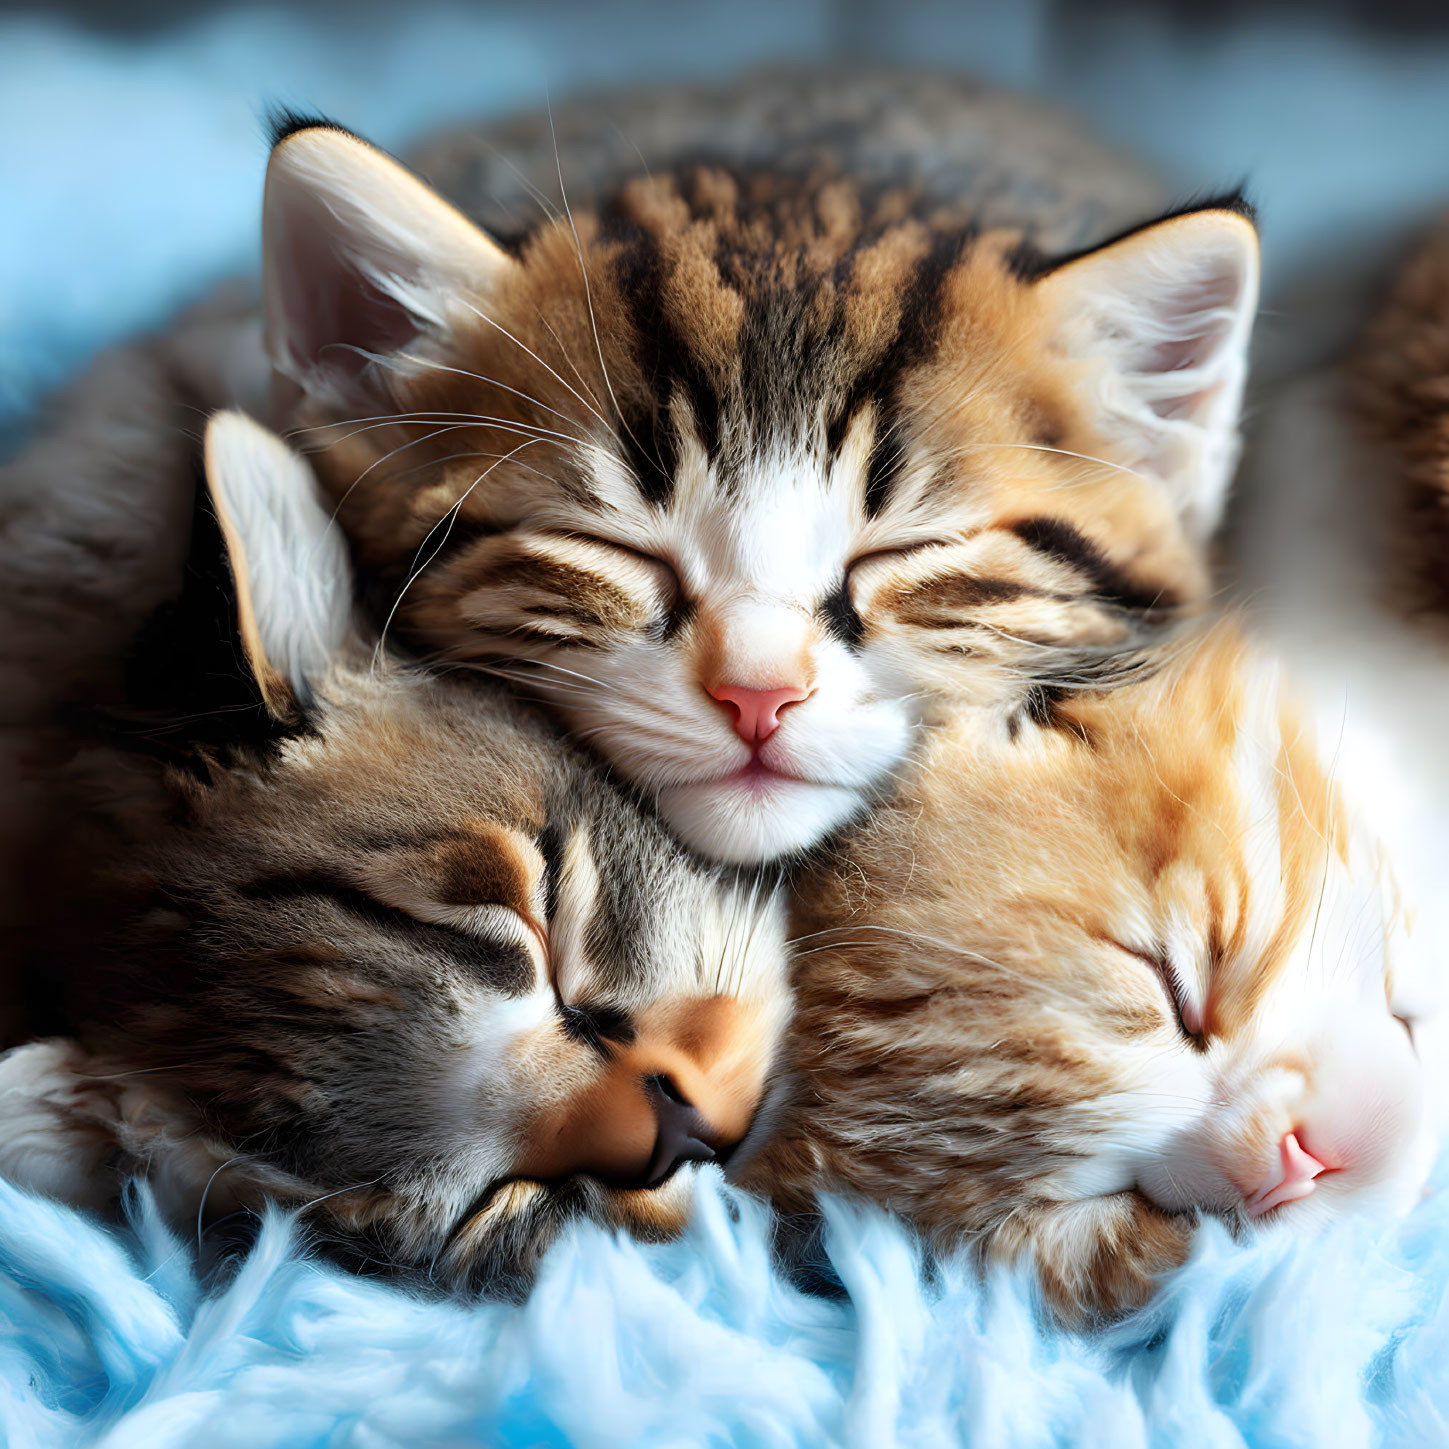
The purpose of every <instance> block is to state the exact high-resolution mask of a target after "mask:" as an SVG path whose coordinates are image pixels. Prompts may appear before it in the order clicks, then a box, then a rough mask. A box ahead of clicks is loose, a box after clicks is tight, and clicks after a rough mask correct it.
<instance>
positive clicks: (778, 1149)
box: [749, 626, 1432, 1321]
mask: <svg viewBox="0 0 1449 1449" xmlns="http://www.w3.org/2000/svg"><path fill="white" fill-rule="evenodd" d="M1059 708H1060V710H1061V714H1062V724H1061V726H1060V727H1057V728H1049V729H1043V728H1038V727H1035V726H1029V727H1027V729H1025V730H1024V731H1023V733H1022V736H1021V737H1020V738H1019V739H1018V740H1017V741H1015V742H1014V743H1010V742H1008V741H1007V739H1006V737H1005V735H1004V733H1003V732H1002V731H1001V729H1000V727H999V725H998V724H997V723H996V722H995V721H994V720H993V719H992V718H991V716H990V715H989V714H988V713H986V712H983V711H979V710H970V711H962V712H960V713H958V714H957V716H956V717H955V718H954V719H953V720H952V721H951V722H950V723H949V724H947V725H945V726H944V727H942V728H940V729H939V730H936V731H934V732H932V734H931V736H930V738H929V742H928V744H927V747H926V749H925V750H924V752H923V759H922V762H921V770H920V773H919V775H918V776H917V778H916V779H915V781H914V783H912V784H911V785H909V786H908V787H907V788H906V789H905V790H904V791H903V792H902V793H901V795H900V797H899V798H898V799H897V800H895V801H893V802H892V803H891V804H890V805H888V806H887V807H885V808H884V809H883V810H882V811H881V812H880V813H879V814H878V815H877V816H876V817H875V818H874V819H873V820H872V822H871V823H870V824H869V825H868V826H866V827H864V828H862V829H860V830H859V831H857V832H856V833H855V834H854V835H853V836H852V837H851V838H850V839H849V840H848V842H847V843H846V844H845V845H844V847H843V848H842V850H841V852H840V853H839V855H838V857H837V858H836V859H834V860H833V861H832V862H830V863H829V864H826V865H823V866H821V867H820V868H819V869H817V870H816V871H814V872H813V873H812V874H809V875H807V876H806V877H805V878H804V880H803V881H802V882H801V883H800V888H799V891H798V896H797V899H798V902H799V906H798V927H799V943H800V952H799V961H798V965H797V973H796V974H797V990H798V993H799V1009H800V1016H799V1025H798V1033H797V1035H796V1038H795V1040H796V1043H797V1056H796V1063H795V1065H796V1069H797V1071H798V1072H799V1074H800V1077H801V1082H802V1086H801V1090H800V1092H799V1094H798V1097H797V1099H796V1102H795V1105H794V1108H793V1110H792V1111H791V1113H790V1114H789V1115H788V1117H787V1119H786V1121H785V1122H784V1124H783V1126H782V1128H781V1130H780V1132H779V1133H778V1134H777V1137H776V1139H775V1140H774V1141H773V1142H772V1144H771V1146H770V1148H769V1150H768V1151H767V1153H766V1154H765V1156H764V1157H762V1158H760V1159H757V1161H756V1163H755V1164H754V1165H753V1167H752V1169H751V1172H750V1174H749V1180H750V1181H751V1182H752V1183H754V1184H755V1185H756V1186H758V1187H759V1189H760V1190H761V1191H764V1192H767V1193H769V1194H770V1195H771V1196H772V1197H773V1198H774V1199H775V1200H776V1202H777V1203H778V1204H779V1206H780V1207H782V1208H783V1209H785V1210H787V1211H789V1212H801V1211H806V1210H808V1209H809V1207H810V1206H811V1205H812V1203H813V1202H814V1200H815V1197H816V1195H817V1194H818V1193H819V1192H821V1191H822V1190H829V1189H834V1190H843V1191H847V1192H852V1193H858V1194H864V1195H865V1196H867V1197H870V1198H873V1199H875V1200H877V1201H879V1202H881V1203H884V1204H886V1205H887V1206H889V1207H891V1208H892V1209H895V1210H897V1211H899V1212H901V1213H902V1214H904V1215H905V1216H906V1217H908V1218H909V1219H911V1220H913V1221H914V1222H916V1223H918V1224H919V1225H920V1226H921V1227H922V1228H923V1229H924V1230H925V1231H926V1232H927V1234H928V1235H929V1236H930V1238H931V1239H932V1240H933V1241H934V1242H935V1243H936V1244H938V1245H949V1246H959V1245H961V1244H962V1243H965V1244H968V1245H970V1246H972V1247H974V1248H975V1249H976V1250H977V1251H979V1252H980V1254H981V1255H982V1257H983V1258H986V1259H1004V1260H1008V1261H1016V1260H1025V1261H1027V1262H1030V1263H1031V1264H1033V1265H1034V1266H1035V1268H1036V1269H1037V1270H1039V1272H1040V1274H1041V1278H1042V1281H1043V1284H1044V1286H1045V1289H1046V1292H1047V1295H1048V1298H1049V1299H1050V1301H1051V1302H1052V1303H1053V1305H1054V1306H1055V1307H1056V1308H1057V1309H1058V1310H1059V1311H1060V1312H1061V1313H1062V1314H1063V1315H1064V1316H1066V1317H1067V1318H1069V1319H1071V1320H1073V1321H1082V1320H1094V1319H1100V1318H1104V1317H1110V1316H1113V1315H1115V1314H1117V1313H1120V1312H1122V1311H1124V1310H1126V1309H1129V1308H1131V1307H1133V1306H1135V1305H1136V1304H1138V1303H1140V1302H1142V1301H1143V1300H1144V1299H1145V1298H1146V1296H1147V1295H1148V1293H1149V1292H1150V1290H1151V1288H1152V1286H1153V1283H1154V1280H1155V1279H1156V1278H1157V1277H1158V1275H1159V1274H1160V1273H1162V1272H1163V1271H1164V1270H1165V1269H1167V1268H1169V1267H1171V1266H1174V1265H1175V1264H1177V1263H1180V1262H1181V1261H1182V1259H1183V1258H1184V1256H1185V1255H1186V1253H1187V1252H1188V1250H1189V1247H1190V1244H1191V1241H1192V1236H1193V1230H1194V1227H1195V1224H1196V1223H1197V1222H1198V1221H1199V1220H1200V1219H1201V1217H1202V1216H1203V1215H1212V1216H1216V1217H1220V1218H1222V1219H1224V1220H1226V1221H1227V1222H1228V1223H1230V1224H1232V1225H1234V1226H1241V1227H1246V1226H1248V1217H1247V1209H1246V1204H1247V1199H1248V1198H1249V1197H1250V1195H1251V1194H1252V1193H1253V1192H1254V1191H1255V1189H1256V1188H1257V1187H1258V1186H1259V1185H1260V1183H1261V1182H1262V1181H1264V1180H1265V1178H1266V1176H1267V1175H1269V1174H1271V1172H1272V1170H1273V1167H1274V1164H1275V1163H1276V1161H1277V1157H1278V1151H1279V1143H1280V1139H1282V1138H1283V1137H1284V1134H1285V1133H1286V1132H1288V1131H1289V1130H1290V1129H1292V1130H1295V1131H1296V1132H1297V1134H1298V1137H1299V1138H1300V1139H1301V1141H1302V1142H1303V1143H1304V1144H1305V1145H1306V1146H1307V1148H1308V1150H1309V1151H1311V1152H1313V1153H1316V1154H1317V1155H1318V1156H1319V1157H1320V1158H1321V1159H1322V1161H1324V1162H1325V1163H1327V1164H1328V1166H1329V1169H1330V1170H1329V1171H1327V1172H1326V1173H1324V1174H1323V1175H1322V1176H1321V1177H1320V1178H1319V1179H1318V1180H1317V1182H1316V1184H1315V1187H1316V1190H1315V1191H1314V1192H1313V1193H1312V1195H1311V1196H1307V1197H1305V1198H1304V1199H1303V1200H1302V1201H1297V1202H1292V1203H1289V1204H1287V1205H1285V1206H1282V1207H1279V1208H1277V1209H1276V1210H1275V1211H1274V1213H1273V1216H1275V1217H1278V1218H1284V1219H1286V1220H1289V1221H1291V1222H1294V1223H1297V1224H1300V1225H1306V1224H1311V1223H1313V1222H1315V1221H1323V1220H1325V1219H1328V1218H1331V1217H1332V1216H1334V1215H1335V1214H1337V1213H1339V1212H1340V1211H1345V1210H1350V1209H1359V1208H1370V1209H1376V1210H1384V1209H1393V1208H1401V1207H1405V1206H1407V1205H1408V1204H1409V1203H1410V1202H1412V1201H1413V1200H1414V1198H1415V1197H1416V1195H1417V1192H1418V1190H1419V1187H1420V1185H1421V1183H1422V1181H1423V1178H1424V1176H1425V1174H1426V1172H1427V1168H1428V1163H1429V1160H1430V1156H1431V1152H1432V1134H1431V1131H1430V1129H1429V1126H1428V1121H1427V1116H1426V1105H1425V1089H1424V1082H1423V1072H1422V1069H1421V1065H1420V1062H1419V1060H1418V1058H1417V1057H1416V1053H1415V1047H1414V1040H1413V1034H1412V1032H1413V1022H1412V1019H1411V1018H1412V1016H1413V1014H1414V1008H1413V1007H1412V1006H1411V1005H1410V1004H1409V1003H1408V1001H1407V1000H1406V997H1407V996H1408V995H1410V994H1411V992H1410V989H1409V983H1410V982H1411V981H1412V980H1413V978H1414V962H1413V954H1412V953H1413V950H1414V940H1413V937H1412V936H1411V935H1410V934H1409V933H1408V932H1407V930H1406V923H1405V921H1404V919H1403V918H1402V916H1401V915H1400V913H1399V912H1398V909H1397V904H1396V897H1395V893H1394V889H1393V886H1392V883H1391V882H1390V881H1389V880H1388V879H1387V877H1386V875H1385V873H1384V871H1383V868H1382V867H1381V865H1380V861H1379V857H1378V854H1377V852H1376V850H1375V849H1373V848H1372V847H1371V846H1370V845H1369V844H1368V843H1367V842H1366V841H1365V840H1364V839H1363V838H1361V836H1360V835H1359V834H1357V833H1356V832H1355V831H1354V830H1353V829H1351V827H1350V825H1349V822H1348V821H1347V819H1346V817H1345V814H1344V812H1343V810H1342V809H1341V808H1340V806H1339V804H1338V803H1337V801H1336V800H1335V798H1334V792H1333V789H1332V786H1331V782H1330V779H1329V777H1328V774H1327V772H1326V771H1325V769H1324V767H1323V766H1322V765H1321V764H1320V763H1319V762H1318V760H1317V759H1316V758H1315V755H1314V752H1313V750H1312V747H1311V745H1310V743H1309V740H1308V736H1307V734H1306V733H1305V731H1304V729H1303V727H1302V725H1301V723H1300V722H1299V720H1298V719H1297V717H1296V715H1295V713H1294V711H1293V709H1292V708H1291V707H1290V706H1288V705H1285V704H1284V703H1282V702H1281V701H1280V697H1279V694H1278V688H1277V682H1276V679H1275V677H1274V671H1273V670H1272V669H1270V668H1269V667H1268V666H1267V665H1266V664H1265V663H1264V662H1263V661H1262V660H1261V659H1259V658H1257V657H1255V656H1254V654H1253V653H1252V651H1251V650H1250V649H1249V648H1248V647H1247V646H1246V645H1245V644H1244V643H1243V642H1242V640H1241V639H1240V638H1238V637H1236V636H1235V634H1234V632H1233V631H1232V630H1231V629H1230V628H1228V627H1226V626H1223V627H1221V628H1219V629H1218V630H1217V631H1216V632H1215V633H1214V634H1212V635H1210V636H1209V637H1207V638H1206V639H1205V640H1199V641H1196V643H1195V646H1194V648H1193V649H1192V650H1190V651H1187V652H1185V653H1184V654H1183V655H1182V657H1180V658H1179V659H1177V660H1176V661H1175V662H1174V663H1173V664H1172V665H1171V666H1170V667H1168V668H1166V669H1165V670H1164V671H1163V673H1162V674H1161V675H1159V676H1158V677H1157V678H1155V679H1154V680H1152V681H1149V682H1143V683H1139V684H1136V685H1132V686H1129V687H1126V688H1124V689H1122V690H1120V691H1117V692H1115V693H1113V694H1111V695H1109V696H1106V697H1093V696H1084V697H1081V698H1077V699H1074V700H1072V701H1070V702H1063V703H1062V704H1061V705H1060V706H1059ZM983 761H984V762H985V763H986V764H988V765H989V769H983V768H982V762H983Z"/></svg>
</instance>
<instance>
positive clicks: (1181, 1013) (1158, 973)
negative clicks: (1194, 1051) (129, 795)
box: [1114, 941, 1203, 1044]
mask: <svg viewBox="0 0 1449 1449" xmlns="http://www.w3.org/2000/svg"><path fill="white" fill-rule="evenodd" d="M1114 944H1116V946H1117V948H1118V949H1119V950H1120V951H1122V952H1124V953H1125V954H1126V955H1128V956H1134V957H1136V959H1137V960H1139V961H1141V962H1142V963H1143V964H1144V965H1145V966H1147V967H1148V968H1149V969H1150V970H1151V971H1152V974H1153V975H1154V976H1155V977H1156V978H1157V979H1158V981H1159V982H1160V983H1161V985H1162V989H1163V991H1165V992H1166V993H1167V999H1168V1001H1170V1002H1171V1003H1172V1010H1173V1014H1174V1015H1175V1016H1176V1017H1177V1025H1178V1029H1179V1030H1180V1031H1181V1032H1182V1034H1183V1036H1185V1037H1186V1038H1187V1039H1188V1040H1189V1041H1191V1042H1193V1043H1194V1044H1198V1043H1201V1041H1202V1039H1203V1030H1202V1028H1203V1020H1202V1018H1203V1012H1202V1010H1201V1008H1200V1007H1199V1006H1198V1005H1197V1003H1196V1002H1195V1001H1194V1000H1193V999H1192V994H1191V992H1190V991H1189V990H1188V985H1187V983H1186V982H1185V981H1184V980H1183V979H1182V977H1181V976H1180V975H1179V974H1178V971H1177V968H1176V967H1175V966H1174V965H1173V964H1172V962H1171V961H1169V960H1168V959H1167V957H1166V956H1164V955H1163V954H1162V953H1161V952H1154V951H1139V950H1138V949H1137V948H1136V947H1134V946H1124V945H1122V943H1121V942H1120V941H1119V942H1116V943H1114Z"/></svg>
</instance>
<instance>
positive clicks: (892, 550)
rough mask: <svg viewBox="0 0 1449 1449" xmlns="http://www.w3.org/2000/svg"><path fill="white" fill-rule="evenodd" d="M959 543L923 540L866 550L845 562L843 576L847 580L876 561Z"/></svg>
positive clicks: (955, 541) (954, 540)
mask: <svg viewBox="0 0 1449 1449" xmlns="http://www.w3.org/2000/svg"><path fill="white" fill-rule="evenodd" d="M960 542H961V540H960V539H955V538H923V539H920V540H918V541H917V542H915V543H901V544H894V545H892V546H891V547H888V548H872V549H868V550H867V551H866V552H865V553H858V554H856V555H855V557H854V558H852V559H849V560H847V562H846V565H845V576H846V578H849V577H850V575H851V572H852V571H853V570H855V569H857V568H859V567H860V566H861V565H862V564H868V563H875V562H876V561H877V560H878V559H887V558H909V557H910V556H911V555H912V554H917V553H924V552H925V551H926V550H927V549H932V548H950V547H951V546H952V545H953V544H956V543H960Z"/></svg>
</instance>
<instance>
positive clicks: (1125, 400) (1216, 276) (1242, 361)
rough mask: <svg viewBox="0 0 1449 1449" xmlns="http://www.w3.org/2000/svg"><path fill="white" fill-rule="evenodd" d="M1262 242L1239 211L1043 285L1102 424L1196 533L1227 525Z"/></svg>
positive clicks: (1173, 224)
mask: <svg viewBox="0 0 1449 1449" xmlns="http://www.w3.org/2000/svg"><path fill="white" fill-rule="evenodd" d="M1258 274H1259V264H1258V240H1257V234H1256V232H1255V231H1254V229H1253V227H1252V224H1251V223H1250V222H1248V221H1247V220H1246V219H1244V218H1243V217H1241V216H1238V215H1236V214H1235V213H1233V212H1226V211H1204V212H1193V213H1190V214H1188V215H1186V216H1181V217H1176V218H1174V219H1172V220H1171V221H1166V222H1162V223H1160V224H1158V225H1157V226H1154V227H1151V228H1149V229H1148V230H1146V231H1143V232H1139V233H1137V234H1135V235H1134V236H1131V237H1128V238H1127V239H1126V240H1125V241H1122V242H1118V243H1117V244H1115V245H1114V246H1110V247H1106V248H1103V249H1102V250H1101V251H1097V252H1092V253H1089V254H1088V255H1087V256H1085V257H1083V258H1082V259H1081V260H1079V261H1076V262H1072V263H1070V264H1068V265H1067V266H1065V267H1062V268H1061V269H1060V270H1058V271H1056V272H1054V273H1052V274H1051V275H1049V276H1048V277H1046V278H1045V279H1044V280H1043V281H1042V282H1041V283H1040V285H1041V286H1042V287H1043V289H1045V291H1046V293H1047V295H1048V296H1049V297H1050V298H1052V299H1053V300H1054V302H1055V304H1056V306H1057V307H1058V309H1059V311H1058V323H1057V346H1058V347H1059V348H1060V349H1061V350H1062V351H1063V352H1065V353H1066V354H1067V355H1068V356H1070V357H1074V358H1080V359H1082V360H1084V361H1087V362H1090V363H1092V364H1093V366H1094V369H1095V372H1094V382H1093V386H1094V387H1095V395H1096V402H1097V413H1098V420H1099V422H1100V424H1101V426H1102V427H1103V428H1104V429H1105V431H1106V432H1107V434H1108V436H1109V437H1111V438H1112V439H1113V440H1114V441H1115V442H1116V443H1118V444H1119V446H1120V447H1121V448H1122V449H1123V450H1124V458H1125V461H1126V462H1127V463H1128V464H1129V466H1132V467H1135V468H1137V469H1138V470H1140V471H1141V472H1144V473H1147V474H1149V475H1151V476H1153V477H1156V478H1160V479H1161V480H1162V482H1163V483H1164V484H1165V485H1166V486H1167V488H1168V491H1169V493H1170V494H1171V496H1172V498H1173V501H1174V504H1175V506H1176V507H1177V509H1178V511H1179V513H1180V514H1181V516H1182V517H1183V519H1184V521H1185V524H1186V526H1187V528H1188V531H1189V532H1190V533H1191V534H1192V535H1193V536H1194V537H1195V538H1198V539H1201V540H1204V541H1205V540H1206V539H1207V538H1208V536H1209V535H1210V534H1211V533H1212V532H1213V530H1214V529H1215V528H1216V527H1217V524H1218V521H1219V519H1220V518H1221V516H1222V509H1223V503H1224V501H1225V499H1226V495H1227V486H1228V481H1229V479H1230V478H1231V476H1232V471H1233V465H1234V464H1235V463H1236V461H1237V455H1238V410H1239V406H1240V403H1241V400H1242V392H1243V383H1244V380H1245V379H1246V376H1247V358H1248V338H1249V334H1250V332H1251V330H1252V325H1253V317H1254V314H1255V313H1256V311H1257V306H1258V279H1259V278H1258Z"/></svg>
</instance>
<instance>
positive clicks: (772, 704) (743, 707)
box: [709, 684, 811, 745]
mask: <svg viewBox="0 0 1449 1449" xmlns="http://www.w3.org/2000/svg"><path fill="white" fill-rule="evenodd" d="M709 692H710V694H712V695H713V696H714V698H715V699H717V700H719V702H720V703H721V704H722V705H724V706H725V708H726V709H730V710H733V711H734V716H735V720H734V724H735V733H736V734H737V735H738V736H739V737H740V738H741V739H742V740H743V741H744V742H745V743H746V744H747V745H752V744H754V743H755V742H756V741H757V740H767V739H769V738H770V736H771V735H772V734H774V733H775V731H776V730H777V729H779V728H780V711H781V710H782V709H786V708H788V707H789V706H790V705H792V704H799V702H800V701H801V700H802V699H809V697H810V693H811V692H810V690H808V689H804V688H802V687H801V686H800V685H797V684H787V685H784V686H782V687H781V688H779V689H750V688H748V687H746V686H745V685H743V684H716V685H712V686H709Z"/></svg>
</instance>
